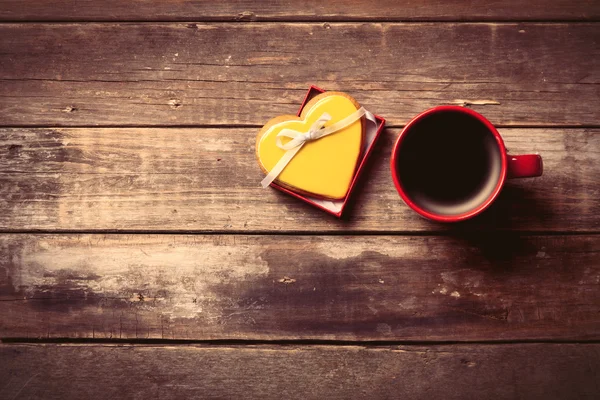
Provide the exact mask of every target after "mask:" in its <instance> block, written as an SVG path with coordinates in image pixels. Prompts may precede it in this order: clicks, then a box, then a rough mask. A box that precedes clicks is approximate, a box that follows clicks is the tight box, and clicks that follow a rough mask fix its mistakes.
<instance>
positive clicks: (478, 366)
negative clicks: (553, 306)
mask: <svg viewBox="0 0 600 400" xmlns="http://www.w3.org/2000/svg"><path fill="white" fill-rule="evenodd" d="M0 359H1V360H2V362H1V363H0V397H2V398H3V399H44V400H49V399H60V400H68V399H82V398H85V399H110V398H118V399H155V398H156V399H159V398H160V399H182V398H211V399H282V398H284V399H324V398H326V399H398V398H409V399H433V398H443V399H457V400H464V399H482V398H490V399H516V398H522V399H533V400H535V399H544V400H549V399H561V400H563V399H597V397H598V391H599V387H598V381H599V380H600V376H599V374H598V370H599V369H600V345H598V344H511V345H473V344H464V345H444V346H430V347H423V346H390V347H358V346H356V347H355V346H348V347H336V346H310V347H309V346H285V347H282V346H279V347H277V346H252V347H251V346H245V347H211V346H205V347H204V346H171V347H159V346H108V345H85V346H78V345H33V346H32V345H14V344H11V345H9V344H4V345H0Z"/></svg>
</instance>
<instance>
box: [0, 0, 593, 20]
mask: <svg viewBox="0 0 600 400" xmlns="http://www.w3.org/2000/svg"><path fill="white" fill-rule="evenodd" d="M599 18H600V8H599V6H598V3H597V2H595V1H593V0H579V1H568V0H550V1H549V0H530V1H528V2H525V3H524V2H520V1H517V0H506V1H503V2H502V3H498V2H496V1H493V0H482V1H477V2H472V1H465V0H445V1H441V0H421V1H408V2H407V1H404V2H400V3H399V2H397V1H393V0H374V1H370V2H368V3H367V2H362V1H356V0H338V1H335V2H329V1H326V2H323V1H317V0H308V1H303V2H297V1H292V0H279V1H266V0H262V1H257V0H238V1H235V2H231V1H221V2H205V1H193V0H177V1H174V0H172V1H164V0H162V1H157V0H154V1H148V0H132V1H128V2H126V3H124V2H122V1H119V0H104V1H102V2H101V3H99V2H97V1H93V0H28V1H27V2H26V5H24V4H23V1H20V0H3V1H2V4H1V5H0V20H9V21H47V20H63V21H73V20H75V21H77V20H87V21H123V20H126V21H149V20H150V21H156V20H160V21H215V20H217V21H279V20H285V21H338V20H361V21H364V20H375V21H381V20H384V21H394V20H401V21H411V20H416V21H423V20H441V21H447V20H467V21H469V20H483V21H486V20H502V21H510V20H540V19H550V20H558V19H568V20H590V19H599Z"/></svg>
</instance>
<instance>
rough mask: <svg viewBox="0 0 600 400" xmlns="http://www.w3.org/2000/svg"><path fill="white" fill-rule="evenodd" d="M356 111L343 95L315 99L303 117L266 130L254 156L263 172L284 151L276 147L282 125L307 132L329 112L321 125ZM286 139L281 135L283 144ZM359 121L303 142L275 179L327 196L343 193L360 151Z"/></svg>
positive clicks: (344, 194) (341, 195)
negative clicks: (326, 120) (326, 119)
mask: <svg viewBox="0 0 600 400" xmlns="http://www.w3.org/2000/svg"><path fill="white" fill-rule="evenodd" d="M356 110H357V108H356V106H355V105H354V104H353V102H352V101H351V100H350V99H349V98H347V97H344V96H340V95H331V96H326V97H323V98H322V99H320V100H318V101H317V102H316V103H315V104H314V105H313V106H312V107H311V108H310V110H308V112H306V113H305V114H304V115H305V118H304V120H290V121H284V122H280V123H277V124H275V125H273V126H272V127H271V128H270V129H268V130H267V131H266V132H265V134H264V135H263V136H262V137H261V138H260V140H259V143H258V148H257V151H258V158H259V161H260V163H261V164H262V166H263V168H264V169H266V170H267V171H271V169H272V168H273V167H274V166H275V164H276V163H277V162H278V161H279V159H280V158H281V157H282V156H283V154H284V153H285V150H282V149H280V148H279V147H277V145H276V143H277V134H278V133H279V132H280V131H281V130H282V129H284V128H288V129H293V130H296V131H300V132H307V131H308V130H309V128H310V127H311V125H312V124H313V123H314V122H315V121H316V120H317V119H318V118H319V117H320V116H321V115H322V114H323V113H325V112H326V113H328V114H329V115H331V120H330V121H328V122H327V123H326V124H325V126H326V127H327V126H329V125H332V124H334V123H336V122H337V121H339V120H341V119H343V118H345V117H347V116H348V115H350V114H352V113H353V112H355V111H356ZM288 140H291V139H288V138H282V142H283V143H286V142H287V141H288ZM361 145H362V124H361V120H360V119H358V120H357V121H356V122H354V123H352V124H351V125H349V126H347V127H346V128H344V129H341V130H339V131H337V132H335V133H332V134H330V135H328V136H325V137H322V138H320V139H317V140H314V141H311V142H307V143H306V144H304V146H303V147H302V149H301V150H300V151H299V152H298V153H297V154H296V156H295V157H294V158H293V159H292V160H291V161H290V163H289V164H288V165H287V166H286V167H285V169H284V170H283V172H281V174H280V175H279V177H278V178H277V180H276V182H281V183H284V184H286V185H288V186H293V187H294V188H297V189H300V190H301V191H304V192H308V193H312V194H315V195H318V196H322V197H326V198H330V199H342V198H344V197H345V196H346V193H347V192H348V189H349V188H350V184H351V183H352V178H353V177H354V172H355V169H356V164H357V162H358V158H359V156H360V152H361Z"/></svg>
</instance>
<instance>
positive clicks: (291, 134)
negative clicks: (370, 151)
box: [260, 107, 377, 188]
mask: <svg viewBox="0 0 600 400" xmlns="http://www.w3.org/2000/svg"><path fill="white" fill-rule="evenodd" d="M363 115H364V116H365V117H366V118H367V120H369V121H370V122H373V123H374V124H377V121H376V120H375V116H374V115H373V114H371V113H370V112H369V111H367V110H365V109H364V108H363V107H361V108H359V109H358V110H356V111H355V112H353V113H352V114H350V115H348V116H347V117H346V118H344V119H341V120H339V121H338V122H336V123H335V124H332V125H330V126H328V127H326V128H323V126H324V125H325V124H326V123H327V122H328V121H330V120H331V115H329V114H327V113H323V114H322V115H321V116H320V117H319V118H318V119H317V120H316V121H315V122H314V123H313V124H312V125H311V127H310V129H309V130H308V132H300V131H295V130H293V129H289V128H286V129H282V130H281V132H279V133H278V134H277V147H279V148H280V149H282V150H286V152H285V153H284V154H283V156H282V157H281V158H280V159H279V161H278V162H277V164H275V166H274V167H273V168H272V169H271V171H270V172H269V173H268V174H267V176H265V179H263V180H262V182H260V184H261V185H262V187H263V188H266V187H268V186H269V185H270V184H271V182H273V181H274V180H275V179H276V178H277V177H278V176H279V174H281V172H282V171H283V170H284V169H285V167H286V166H287V165H288V164H289V162H290V161H292V158H294V156H295V155H296V153H298V152H299V151H300V149H301V148H302V146H304V144H305V143H306V142H310V141H311V140H317V139H320V138H322V137H324V136H327V135H331V134H332V133H335V132H337V131H339V130H342V129H344V128H345V127H347V126H349V125H350V124H352V123H354V122H355V121H357V120H358V119H360V118H362V116H363ZM275 126H276V125H274V126H272V127H271V129H273V128H275ZM265 135H266V133H265ZM282 137H288V138H291V139H292V140H290V141H289V142H287V143H286V144H283V143H282V141H281V138H282Z"/></svg>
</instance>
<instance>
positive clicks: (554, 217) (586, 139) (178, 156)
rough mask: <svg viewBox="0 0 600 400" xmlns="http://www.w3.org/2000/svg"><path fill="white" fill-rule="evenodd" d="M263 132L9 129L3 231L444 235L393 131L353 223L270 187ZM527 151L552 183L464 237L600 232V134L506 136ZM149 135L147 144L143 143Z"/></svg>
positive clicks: (511, 200) (523, 189) (536, 184)
mask: <svg viewBox="0 0 600 400" xmlns="http://www.w3.org/2000/svg"><path fill="white" fill-rule="evenodd" d="M257 130H258V129H254V128H229V129H206V128H196V129H191V128H186V129H181V128H169V129H164V128H161V129H157V128H152V129H150V128H136V129H133V128H128V129H123V128H102V129H99V128H78V129H65V128H52V129H47V128H44V129H40V128H36V129H32V128H10V129H1V128H0V183H1V186H0V193H1V194H2V196H0V210H2V211H3V212H1V213H0V229H3V230H4V231H15V230H16V231H18V230H22V229H29V230H40V229H42V230H47V231H53V230H86V231H93V230H111V231H115V230H120V231H140V230H142V231H152V230H159V231H167V230H168V231H200V232H284V231H287V232H307V233H308V232H315V231H321V232H324V231H337V232H357V231H369V232H415V231H419V232H432V231H448V230H454V229H455V228H456V227H449V226H446V225H439V224H432V223H430V222H428V221H426V220H424V219H422V218H421V217H419V216H418V215H417V214H416V213H414V212H413V211H411V210H410V209H409V208H408V207H406V206H405V205H404V203H402V202H401V201H399V196H398V193H397V192H396V189H395V187H394V185H393V183H392V179H391V173H390V169H389V157H390V149H391V148H392V145H393V141H394V140H395V138H396V136H397V135H398V132H399V129H393V128H390V129H387V130H386V131H385V132H384V134H383V137H382V138H381V141H380V143H378V145H377V147H376V151H375V154H374V155H373V160H372V162H371V163H370V164H369V168H368V169H367V174H368V178H366V179H364V180H363V181H362V182H361V185H360V187H359V189H358V190H357V193H356V194H355V195H354V196H353V203H352V210H351V212H349V213H348V215H347V217H346V218H344V220H342V221H338V220H337V219H335V218H333V217H329V216H326V215H324V214H323V213H322V212H321V211H320V210H317V209H315V208H313V207H310V206H308V205H304V204H301V203H299V202H298V201H297V200H296V199H293V198H291V197H289V196H286V195H283V194H281V193H279V192H276V191H273V190H264V189H262V188H261V187H260V185H259V182H260V180H261V179H262V175H261V171H260V169H259V168H256V158H255V150H254V140H255V136H256V132H257ZM501 132H502V134H503V136H504V138H505V142H506V145H507V147H508V148H509V149H510V150H511V151H512V152H513V153H515V154H518V153H526V152H539V153H540V154H542V155H543V157H544V164H545V172H544V176H543V177H541V178H537V179H524V180H513V181H509V182H508V183H507V185H506V188H505V191H504V192H503V194H502V196H501V197H500V199H499V201H498V202H497V203H496V204H495V205H494V207H493V208H492V209H491V210H489V212H487V213H485V214H484V215H482V216H481V218H478V219H476V220H473V221H469V222H468V223H465V224H461V225H459V227H460V228H461V229H462V230H471V231H472V230H488V231H489V230H505V231H510V230H513V231H515V230H518V231H540V232H541V231H553V232H575V231H578V232H595V231H597V230H598V228H599V227H600V201H598V198H599V195H600V192H599V189H600V186H599V185H600V163H599V162H598V161H599V159H600V130H599V129H597V128H594V129H591V128H588V129H556V128H552V129H550V128H543V129H512V128H511V129H508V128H505V129H501ZM141 138H143V139H141Z"/></svg>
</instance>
